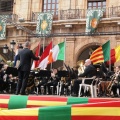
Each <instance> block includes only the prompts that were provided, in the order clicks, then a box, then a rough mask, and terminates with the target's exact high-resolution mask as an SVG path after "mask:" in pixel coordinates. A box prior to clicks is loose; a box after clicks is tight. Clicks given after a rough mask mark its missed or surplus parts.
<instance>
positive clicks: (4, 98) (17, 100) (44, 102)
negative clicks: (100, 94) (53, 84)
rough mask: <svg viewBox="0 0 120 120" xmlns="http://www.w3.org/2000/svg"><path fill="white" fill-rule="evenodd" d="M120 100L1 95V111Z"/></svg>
mask: <svg viewBox="0 0 120 120" xmlns="http://www.w3.org/2000/svg"><path fill="white" fill-rule="evenodd" d="M115 100H120V99H119V98H81V97H61V96H34V95H29V96H21V95H18V96H16V95H0V109H19V108H31V107H45V106H58V105H59V106H63V105H72V104H87V103H96V102H105V101H115Z"/></svg>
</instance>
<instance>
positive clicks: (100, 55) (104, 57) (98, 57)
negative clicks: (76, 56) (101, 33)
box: [90, 41, 110, 64]
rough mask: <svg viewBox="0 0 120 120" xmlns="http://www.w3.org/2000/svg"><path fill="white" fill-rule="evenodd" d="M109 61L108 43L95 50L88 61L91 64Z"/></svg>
mask: <svg viewBox="0 0 120 120" xmlns="http://www.w3.org/2000/svg"><path fill="white" fill-rule="evenodd" d="M109 59H110V41H108V42H106V43H105V44H104V45H102V46H100V47H99V48H97V49H96V50H95V51H94V52H93V53H92V55H91V56H90V60H91V61H92V62H93V64H97V63H102V62H106V61H108V60H109Z"/></svg>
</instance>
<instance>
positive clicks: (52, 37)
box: [51, 37, 53, 69]
mask: <svg viewBox="0 0 120 120" xmlns="http://www.w3.org/2000/svg"><path fill="white" fill-rule="evenodd" d="M52 43H53V37H52ZM52 48H53V44H52ZM52 65H53V64H52V63H51V69H52V67H53V66H52Z"/></svg>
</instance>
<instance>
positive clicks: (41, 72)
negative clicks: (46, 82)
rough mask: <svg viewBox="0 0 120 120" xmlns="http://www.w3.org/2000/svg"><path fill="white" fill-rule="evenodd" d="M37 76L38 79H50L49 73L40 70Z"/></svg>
mask: <svg viewBox="0 0 120 120" xmlns="http://www.w3.org/2000/svg"><path fill="white" fill-rule="evenodd" d="M38 75H39V77H51V71H48V70H40V71H39V73H38Z"/></svg>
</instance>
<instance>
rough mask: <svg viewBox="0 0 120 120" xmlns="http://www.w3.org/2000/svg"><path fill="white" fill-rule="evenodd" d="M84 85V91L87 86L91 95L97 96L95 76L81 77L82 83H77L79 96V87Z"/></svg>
mask: <svg viewBox="0 0 120 120" xmlns="http://www.w3.org/2000/svg"><path fill="white" fill-rule="evenodd" d="M82 87H84V92H85V91H86V90H87V87H89V88H90V92H91V97H92V98H93V97H97V88H96V81H95V78H82V83H81V84H79V95H78V96H79V97H80V93H81V88H82Z"/></svg>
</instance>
